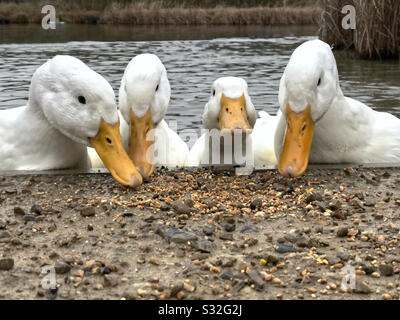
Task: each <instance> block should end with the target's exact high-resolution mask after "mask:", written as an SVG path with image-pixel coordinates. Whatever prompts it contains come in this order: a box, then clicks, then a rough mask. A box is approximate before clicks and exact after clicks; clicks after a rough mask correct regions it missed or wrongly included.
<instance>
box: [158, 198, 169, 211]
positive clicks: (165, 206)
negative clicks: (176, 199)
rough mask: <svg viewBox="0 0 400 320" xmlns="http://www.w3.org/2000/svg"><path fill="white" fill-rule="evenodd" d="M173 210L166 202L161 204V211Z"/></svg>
mask: <svg viewBox="0 0 400 320" xmlns="http://www.w3.org/2000/svg"><path fill="white" fill-rule="evenodd" d="M170 209H171V207H170V206H169V205H167V204H166V203H165V202H164V201H161V202H160V210H161V211H164V212H165V211H169V210H170Z"/></svg>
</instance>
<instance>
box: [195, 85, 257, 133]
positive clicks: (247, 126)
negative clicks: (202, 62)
mask: <svg viewBox="0 0 400 320" xmlns="http://www.w3.org/2000/svg"><path fill="white" fill-rule="evenodd" d="M256 118H257V112H256V110H255V108H254V105H253V104H252V102H251V99H250V96H249V94H248V89H247V83H246V81H245V80H243V79H241V78H236V77H224V78H219V79H218V80H216V81H215V82H214V84H213V86H212V88H211V95H210V98H209V100H208V103H207V104H206V106H205V108H204V113H203V124H204V127H205V128H206V129H209V130H211V129H218V130H221V131H222V132H231V133H234V132H235V131H241V132H242V133H247V132H248V133H251V131H252V129H253V127H254V125H255V123H256Z"/></svg>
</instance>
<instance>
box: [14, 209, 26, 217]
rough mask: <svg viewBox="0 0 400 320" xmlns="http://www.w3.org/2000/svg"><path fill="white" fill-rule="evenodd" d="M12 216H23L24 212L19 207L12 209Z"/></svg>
mask: <svg viewBox="0 0 400 320" xmlns="http://www.w3.org/2000/svg"><path fill="white" fill-rule="evenodd" d="M14 214H15V215H17V216H24V215H25V210H24V209H22V208H21V207H14Z"/></svg>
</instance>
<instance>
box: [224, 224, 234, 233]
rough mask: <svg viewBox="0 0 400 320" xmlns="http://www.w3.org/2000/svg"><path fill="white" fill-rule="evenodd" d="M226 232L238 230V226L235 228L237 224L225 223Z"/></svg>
mask: <svg viewBox="0 0 400 320" xmlns="http://www.w3.org/2000/svg"><path fill="white" fill-rule="evenodd" d="M223 227H224V230H225V231H226V232H233V231H235V229H236V226H235V224H233V223H224V226H223Z"/></svg>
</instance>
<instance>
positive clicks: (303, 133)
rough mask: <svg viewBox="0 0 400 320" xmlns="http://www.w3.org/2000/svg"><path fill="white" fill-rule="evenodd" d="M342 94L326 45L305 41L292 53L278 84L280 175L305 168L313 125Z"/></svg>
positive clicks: (294, 174)
mask: <svg viewBox="0 0 400 320" xmlns="http://www.w3.org/2000/svg"><path fill="white" fill-rule="evenodd" d="M339 92H341V90H340V87H339V77H338V71H337V66H336V61H335V57H334V55H333V53H332V50H331V48H330V46H329V45H328V44H326V43H325V42H322V41H320V40H313V41H308V42H306V43H304V44H302V45H301V46H299V47H298V48H297V49H296V50H295V51H294V52H293V54H292V56H291V58H290V61H289V63H288V65H287V67H286V70H285V72H284V75H283V77H282V79H281V82H280V88H279V104H280V108H281V111H282V114H283V116H285V117H286V133H285V137H284V141H283V146H282V149H281V150H278V152H277V153H278V156H279V164H278V169H279V172H280V174H282V175H283V176H286V177H298V176H300V175H302V174H303V173H304V172H305V170H306V169H307V166H308V161H309V157H310V151H311V146H312V140H313V136H314V129H315V125H316V124H317V123H318V121H320V120H321V119H322V118H323V117H324V116H325V114H326V113H327V112H328V110H329V107H330V106H331V104H332V102H333V101H334V100H335V98H336V97H337V95H338V93H339Z"/></svg>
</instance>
